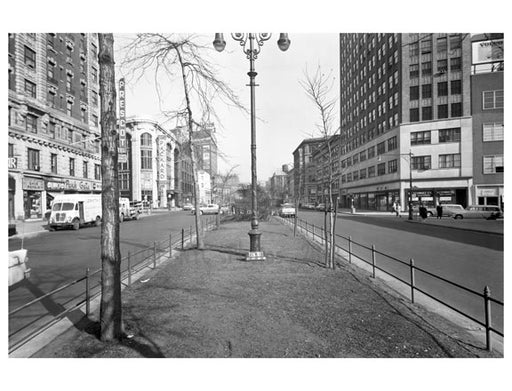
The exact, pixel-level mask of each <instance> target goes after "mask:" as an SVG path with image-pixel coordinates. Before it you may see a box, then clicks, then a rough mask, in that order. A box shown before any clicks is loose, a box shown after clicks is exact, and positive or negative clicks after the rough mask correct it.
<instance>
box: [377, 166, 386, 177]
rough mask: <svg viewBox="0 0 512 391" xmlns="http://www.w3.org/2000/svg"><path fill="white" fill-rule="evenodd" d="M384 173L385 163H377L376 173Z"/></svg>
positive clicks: (379, 174)
mask: <svg viewBox="0 0 512 391" xmlns="http://www.w3.org/2000/svg"><path fill="white" fill-rule="evenodd" d="M384 174H386V163H379V164H377V175H378V176H381V175H384Z"/></svg>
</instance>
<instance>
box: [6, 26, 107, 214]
mask: <svg viewBox="0 0 512 391" xmlns="http://www.w3.org/2000/svg"><path fill="white" fill-rule="evenodd" d="M8 55H9V81H8V84H9V96H8V128H9V142H8V148H9V149H8V157H9V168H8V183H9V185H8V186H9V198H8V210H9V219H38V218H42V217H43V216H44V214H45V212H46V211H47V210H49V209H50V203H51V200H52V199H53V198H54V196H55V195H56V194H62V193H77V192H84V193H99V192H101V159H100V141H99V139H100V129H99V115H100V114H99V85H98V81H99V66H98V60H97V59H98V41H97V36H96V34H64V33H62V34H56V33H48V34H44V33H34V34H29V33H26V34H9V43H8Z"/></svg>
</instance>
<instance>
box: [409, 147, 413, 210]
mask: <svg viewBox="0 0 512 391" xmlns="http://www.w3.org/2000/svg"><path fill="white" fill-rule="evenodd" d="M412 219H413V218H412V152H411V151H409V220H412Z"/></svg>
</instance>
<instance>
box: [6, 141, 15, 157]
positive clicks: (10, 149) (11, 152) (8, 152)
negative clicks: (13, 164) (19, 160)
mask: <svg viewBox="0 0 512 391" xmlns="http://www.w3.org/2000/svg"><path fill="white" fill-rule="evenodd" d="M7 157H14V144H11V143H9V149H8V151H7Z"/></svg>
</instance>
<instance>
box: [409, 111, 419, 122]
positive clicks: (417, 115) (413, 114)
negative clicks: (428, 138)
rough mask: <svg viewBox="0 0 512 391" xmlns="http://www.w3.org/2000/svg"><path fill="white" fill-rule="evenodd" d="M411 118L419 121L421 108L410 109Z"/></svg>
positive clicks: (412, 120)
mask: <svg viewBox="0 0 512 391" xmlns="http://www.w3.org/2000/svg"><path fill="white" fill-rule="evenodd" d="M409 120H410V121H411V122H418V121H419V120H420V109H409Z"/></svg>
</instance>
